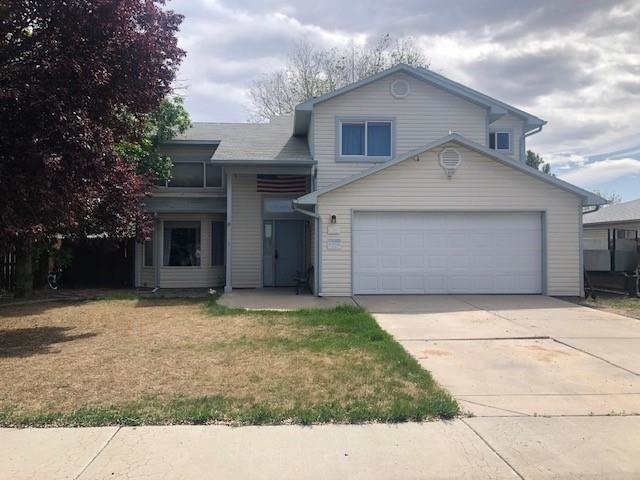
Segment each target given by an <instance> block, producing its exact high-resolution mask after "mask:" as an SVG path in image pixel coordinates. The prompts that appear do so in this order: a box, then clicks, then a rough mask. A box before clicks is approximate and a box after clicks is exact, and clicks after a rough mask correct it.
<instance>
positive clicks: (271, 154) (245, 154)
mask: <svg viewBox="0 0 640 480" xmlns="http://www.w3.org/2000/svg"><path fill="white" fill-rule="evenodd" d="M292 132H293V116H291V115H287V116H281V117H274V118H272V119H271V121H270V122H269V123H210V122H194V123H193V125H192V126H191V128H189V129H188V130H187V131H186V132H184V133H183V134H181V135H178V136H176V137H175V138H174V139H173V140H171V141H170V142H167V143H168V144H174V145H180V144H202V143H207V142H210V143H213V144H215V143H218V148H217V149H216V151H215V153H214V154H213V157H212V160H216V161H218V160H219V161H225V160H243V161H285V162H287V161H289V162H295V161H311V160H312V159H311V154H310V153H309V145H308V143H307V141H306V139H304V138H300V137H294V136H293V134H292Z"/></svg>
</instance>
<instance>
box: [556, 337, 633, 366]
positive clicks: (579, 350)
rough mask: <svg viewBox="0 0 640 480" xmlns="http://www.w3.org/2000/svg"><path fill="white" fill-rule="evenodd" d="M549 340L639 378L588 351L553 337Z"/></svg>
mask: <svg viewBox="0 0 640 480" xmlns="http://www.w3.org/2000/svg"><path fill="white" fill-rule="evenodd" d="M551 340H553V341H554V342H557V343H559V344H561V345H564V346H565V347H569V348H572V349H573V350H576V351H578V352H582V353H585V354H587V355H589V356H591V357H593V358H597V359H598V360H601V361H603V362H605V363H608V364H609V365H611V366H612V367H616V368H619V369H620V370H624V371H625V372H627V373H631V374H632V375H636V376H639V375H640V374H639V373H637V372H634V371H633V370H629V369H628V368H625V367H623V366H622V365H618V364H616V363H613V362H610V361H609V360H607V359H606V358H602V357H600V356H598V355H596V354H594V353H591V352H588V351H586V350H583V349H582V348H578V347H574V346H573V345H571V344H569V343H566V342H563V341H562V340H558V339H557V338H553V337H551Z"/></svg>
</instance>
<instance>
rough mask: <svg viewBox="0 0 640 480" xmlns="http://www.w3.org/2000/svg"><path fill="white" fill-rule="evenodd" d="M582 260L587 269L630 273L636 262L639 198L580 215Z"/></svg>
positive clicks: (639, 259) (639, 211) (639, 226)
mask: <svg viewBox="0 0 640 480" xmlns="http://www.w3.org/2000/svg"><path fill="white" fill-rule="evenodd" d="M583 225H584V259H585V268H586V270H588V271H590V272H632V271H634V270H635V269H636V268H637V267H638V264H639V262H640V257H639V255H638V246H639V243H638V234H639V232H640V199H637V200H631V201H630V202H624V203H619V204H617V205H610V206H608V207H605V208H601V209H598V210H596V211H594V212H591V213H587V214H585V215H584V220H583Z"/></svg>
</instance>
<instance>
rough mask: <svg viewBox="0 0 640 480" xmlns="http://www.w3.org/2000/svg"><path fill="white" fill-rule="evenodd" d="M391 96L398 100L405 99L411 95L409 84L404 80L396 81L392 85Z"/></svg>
mask: <svg viewBox="0 0 640 480" xmlns="http://www.w3.org/2000/svg"><path fill="white" fill-rule="evenodd" d="M391 95H393V96H394V97H396V98H405V97H406V96H408V95H409V84H408V83H407V82H405V81H404V80H396V81H394V82H393V83H392V84H391Z"/></svg>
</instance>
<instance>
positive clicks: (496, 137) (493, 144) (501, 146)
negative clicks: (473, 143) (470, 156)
mask: <svg viewBox="0 0 640 480" xmlns="http://www.w3.org/2000/svg"><path fill="white" fill-rule="evenodd" d="M489 148H490V149H492V150H502V151H506V152H508V151H511V132H507V131H499V130H497V131H493V132H489Z"/></svg>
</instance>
